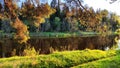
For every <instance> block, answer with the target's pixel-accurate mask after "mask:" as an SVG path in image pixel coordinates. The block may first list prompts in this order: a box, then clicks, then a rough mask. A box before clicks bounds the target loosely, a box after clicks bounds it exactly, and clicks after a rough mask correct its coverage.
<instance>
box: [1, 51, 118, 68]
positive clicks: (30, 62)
mask: <svg viewBox="0 0 120 68" xmlns="http://www.w3.org/2000/svg"><path fill="white" fill-rule="evenodd" d="M115 55H116V51H101V50H82V51H64V52H56V53H53V54H49V55H39V56H26V57H11V58H1V59H0V68H29V67H31V68H65V67H66V68H69V67H73V66H76V65H79V64H83V63H86V62H91V61H95V60H98V59H102V58H106V57H111V56H115Z"/></svg>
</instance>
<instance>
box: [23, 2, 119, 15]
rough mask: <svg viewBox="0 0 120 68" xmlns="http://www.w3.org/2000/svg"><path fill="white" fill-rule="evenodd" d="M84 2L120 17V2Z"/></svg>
mask: <svg viewBox="0 0 120 68" xmlns="http://www.w3.org/2000/svg"><path fill="white" fill-rule="evenodd" d="M23 1H24V0H23ZM41 1H43V2H45V0H41ZM46 1H47V0H46ZM50 1H51V0H48V3H50ZM61 1H63V0H61ZM83 1H84V3H85V4H87V5H88V6H89V7H93V8H94V9H95V10H96V9H99V8H100V9H107V10H108V11H110V12H115V13H117V14H118V15H120V2H115V3H113V4H110V3H109V2H110V0H83Z"/></svg>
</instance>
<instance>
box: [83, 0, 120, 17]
mask: <svg viewBox="0 0 120 68" xmlns="http://www.w3.org/2000/svg"><path fill="white" fill-rule="evenodd" d="M109 2H110V0H107V1H106V0H84V3H86V4H88V6H90V7H93V8H94V9H98V8H101V9H107V10H108V11H111V12H115V13H117V14H118V15H120V2H114V3H112V4H110V3H109Z"/></svg>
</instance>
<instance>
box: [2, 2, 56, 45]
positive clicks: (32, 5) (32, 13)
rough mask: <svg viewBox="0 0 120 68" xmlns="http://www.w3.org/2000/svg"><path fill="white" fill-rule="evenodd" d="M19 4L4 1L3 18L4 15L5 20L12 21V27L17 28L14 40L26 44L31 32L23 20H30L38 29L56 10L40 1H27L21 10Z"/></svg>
mask: <svg viewBox="0 0 120 68" xmlns="http://www.w3.org/2000/svg"><path fill="white" fill-rule="evenodd" d="M19 1H20V0H19ZM17 2H18V1H16V2H14V0H4V13H1V17H2V15H3V16H4V17H3V18H4V19H5V18H7V19H9V20H10V23H11V26H12V27H13V28H15V35H14V38H15V39H16V40H17V41H18V42H19V43H24V42H26V41H27V40H28V39H29V31H28V26H27V25H26V24H24V21H23V19H26V20H30V21H29V23H30V24H33V25H35V26H36V27H38V26H39V25H40V23H43V22H44V21H45V18H49V16H50V15H51V14H52V13H54V12H55V10H54V9H52V8H51V7H50V6H49V5H48V4H40V3H39V0H26V1H25V2H24V3H23V5H22V7H21V9H19V8H18V6H17V5H16V4H17ZM36 5H37V6H36ZM3 18H1V19H3Z"/></svg>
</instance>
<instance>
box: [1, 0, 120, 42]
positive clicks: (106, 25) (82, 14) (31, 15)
mask: <svg viewBox="0 0 120 68" xmlns="http://www.w3.org/2000/svg"><path fill="white" fill-rule="evenodd" d="M19 1H20V0H17V1H16V0H3V3H4V4H2V3H0V30H1V31H3V32H5V33H15V34H14V39H16V40H17V41H18V42H20V43H23V42H26V41H27V40H28V39H29V32H78V31H92V32H93V31H94V32H107V31H116V30H117V29H118V28H119V24H120V17H119V16H118V15H117V14H115V13H111V12H109V11H107V10H100V9H98V10H96V11H95V10H94V9H93V8H92V7H88V6H83V5H82V3H83V2H84V1H81V0H65V2H61V0H52V1H51V3H50V4H48V3H41V2H40V1H41V0H25V1H24V2H22V4H21V6H20V5H17V4H18V3H19Z"/></svg>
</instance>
